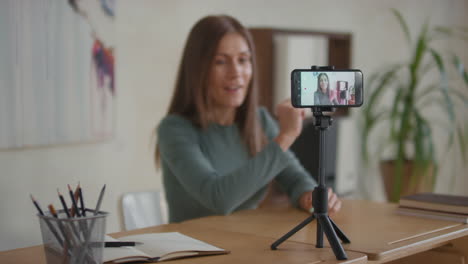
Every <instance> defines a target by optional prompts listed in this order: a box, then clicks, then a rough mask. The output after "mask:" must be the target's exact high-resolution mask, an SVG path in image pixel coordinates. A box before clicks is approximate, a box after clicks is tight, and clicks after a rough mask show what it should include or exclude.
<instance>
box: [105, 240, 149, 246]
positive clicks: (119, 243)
mask: <svg viewBox="0 0 468 264" xmlns="http://www.w3.org/2000/svg"><path fill="white" fill-rule="evenodd" d="M138 245H143V243H142V242H134V241H106V242H104V247H134V246H138Z"/></svg>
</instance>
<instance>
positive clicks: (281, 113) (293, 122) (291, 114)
mask: <svg viewBox="0 0 468 264" xmlns="http://www.w3.org/2000/svg"><path fill="white" fill-rule="evenodd" d="M276 116H277V117H278V121H279V127H280V132H279V134H278V136H277V137H276V138H275V139H274V140H275V141H276V143H278V145H279V146H280V147H281V149H283V151H286V150H287V149H289V147H290V146H291V145H292V143H293V142H294V140H296V138H297V137H298V136H299V134H300V133H301V131H302V121H303V120H304V117H305V109H302V108H294V107H293V106H292V105H291V99H286V100H284V101H282V102H281V103H280V104H279V105H278V106H276Z"/></svg>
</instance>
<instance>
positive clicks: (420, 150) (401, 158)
mask: <svg viewBox="0 0 468 264" xmlns="http://www.w3.org/2000/svg"><path fill="white" fill-rule="evenodd" d="M392 11H393V14H394V15H395V17H396V19H397V20H398V21H399V23H400V26H401V29H402V31H403V33H404V34H405V37H406V40H407V41H408V45H409V48H410V51H411V53H412V54H411V57H410V58H409V60H408V59H406V58H402V61H401V63H396V64H394V65H389V66H386V67H385V68H384V69H383V70H380V71H377V72H376V73H374V74H372V75H371V76H370V78H369V79H368V80H367V85H366V96H365V103H364V107H363V121H364V122H363V139H362V144H363V145H362V150H363V154H364V160H365V161H368V160H369V157H370V156H371V155H370V154H369V153H370V149H369V145H370V143H369V137H370V136H371V135H372V134H374V136H375V134H376V132H377V131H380V132H383V133H379V136H383V137H381V138H379V139H380V140H378V142H379V143H378V147H377V149H378V152H379V154H382V153H388V152H390V153H391V154H390V155H391V160H387V161H381V166H380V168H381V171H382V170H383V171H387V172H390V173H387V174H391V175H390V176H387V177H386V178H385V176H384V184H387V186H386V187H385V189H386V191H387V197H388V198H389V200H390V201H393V202H398V200H399V198H400V196H401V195H404V194H408V193H411V192H418V191H420V187H421V186H426V190H427V189H429V190H432V189H433V186H434V183H435V176H436V174H437V169H438V166H439V160H438V159H437V156H436V155H435V154H436V153H435V151H436V149H435V144H434V137H433V131H434V129H444V130H445V131H446V133H447V144H446V146H447V149H446V151H447V150H449V149H450V148H451V147H452V146H458V147H459V148H458V150H457V151H460V153H461V155H459V156H460V157H461V158H462V159H463V161H466V147H467V143H468V140H467V139H468V136H467V130H468V126H467V122H466V121H467V120H466V117H465V120H463V118H462V116H460V113H458V112H457V110H459V109H460V108H459V107H461V108H463V109H466V107H468V95H467V93H468V89H466V88H468V87H467V86H468V74H467V72H466V71H465V68H464V67H463V64H462V63H461V61H460V58H459V57H458V56H457V55H456V54H451V53H450V52H442V51H441V49H440V48H437V46H436V45H434V44H435V43H436V42H439V41H443V40H447V39H452V38H458V37H460V36H461V37H465V38H466V37H467V33H468V31H467V30H466V29H463V28H443V27H431V26H429V24H428V23H427V22H426V23H425V24H424V25H423V26H422V28H421V30H420V32H419V33H418V35H417V37H416V38H412V36H411V34H410V32H409V28H408V26H407V24H406V22H405V19H404V18H403V16H402V15H401V14H400V12H398V11H397V10H392ZM466 39H468V38H466ZM466 39H465V40H466ZM454 72H456V74H454ZM455 75H456V78H453V77H455ZM460 77H461V78H460ZM460 84H461V85H460ZM385 103H389V105H387V106H386V104H385ZM428 108H432V109H434V108H438V109H439V112H438V113H442V115H443V116H444V119H445V120H443V121H445V122H442V123H440V120H439V119H438V118H437V117H434V116H431V115H428V114H427V111H426V110H427V109H428ZM379 126H380V130H379V129H378V127H379ZM372 156H374V155H372ZM380 156H381V155H380ZM380 158H381V157H380ZM388 168H390V169H388Z"/></svg>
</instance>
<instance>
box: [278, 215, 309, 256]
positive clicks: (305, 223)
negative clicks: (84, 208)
mask: <svg viewBox="0 0 468 264" xmlns="http://www.w3.org/2000/svg"><path fill="white" fill-rule="evenodd" d="M314 219H315V215H311V216H309V217H307V219H306V220H304V221H302V222H301V223H300V224H298V225H297V226H296V227H294V228H293V229H292V230H291V231H289V232H288V233H286V234H285V235H284V236H282V237H280V238H279V239H278V240H276V241H275V242H274V243H273V244H271V249H273V250H275V249H276V248H277V247H278V246H279V245H280V244H281V243H283V242H284V241H285V240H286V239H288V238H289V237H291V236H292V235H294V234H295V233H296V232H297V231H299V230H301V229H302V228H303V227H304V226H306V225H307V224H308V223H310V222H312V221H314Z"/></svg>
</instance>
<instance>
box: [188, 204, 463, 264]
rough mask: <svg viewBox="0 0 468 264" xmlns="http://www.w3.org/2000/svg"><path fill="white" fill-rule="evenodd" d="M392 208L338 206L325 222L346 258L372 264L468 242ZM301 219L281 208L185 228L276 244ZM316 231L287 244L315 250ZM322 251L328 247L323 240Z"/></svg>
mask: <svg viewBox="0 0 468 264" xmlns="http://www.w3.org/2000/svg"><path fill="white" fill-rule="evenodd" d="M396 208H397V205H396V204H389V203H376V202H369V201H358V200H344V201H343V207H342V209H341V210H340V212H339V213H338V214H336V215H334V216H332V217H331V218H332V219H333V220H334V222H335V223H336V224H337V225H338V227H340V229H341V230H342V231H343V232H344V233H345V234H346V235H347V237H348V238H349V239H350V240H351V243H350V244H344V245H343V248H344V249H345V250H346V252H347V253H348V252H350V251H354V252H362V253H365V254H366V255H367V257H368V259H369V260H370V261H375V262H376V263H380V262H388V261H391V260H396V259H401V258H404V257H407V256H411V255H414V254H417V253H419V252H424V251H427V250H430V249H433V248H438V247H440V246H443V245H448V244H449V243H451V242H453V241H456V240H457V239H459V240H463V239H462V238H463V237H465V238H466V237H467V236H468V225H467V224H461V223H456V222H449V221H439V220H432V219H426V218H417V217H410V216H402V215H398V214H396V213H395V210H396ZM307 217H308V214H307V213H306V212H303V211H299V210H297V209H294V208H291V207H289V206H284V207H275V208H263V209H257V210H249V211H242V212H237V213H234V214H232V215H229V216H211V217H205V218H201V219H195V220H190V221H186V222H185V224H192V225H195V226H210V227H212V228H217V229H221V230H228V231H233V232H240V233H245V234H256V235H258V236H264V237H270V238H279V237H281V236H283V235H284V234H285V233H286V232H288V231H289V230H291V229H292V228H293V227H294V226H296V225H297V224H299V223H300V222H302V221H303V220H304V219H306V218H307ZM316 230H317V222H316V221H313V222H311V223H310V224H308V225H307V226H306V227H304V228H303V229H302V230H301V231H299V232H297V233H296V234H295V235H294V236H292V237H290V238H289V240H287V241H295V242H302V243H306V244H311V245H315V243H316ZM465 240H466V239H465ZM456 244H457V245H459V243H458V241H457V243H456ZM324 245H326V246H329V245H328V241H327V239H326V238H324ZM281 247H282V245H280V247H279V248H281ZM459 247H460V246H459ZM461 247H465V248H462V249H461V251H464V250H466V248H468V243H464V245H462V246H461ZM464 254H465V255H467V256H468V253H464Z"/></svg>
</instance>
